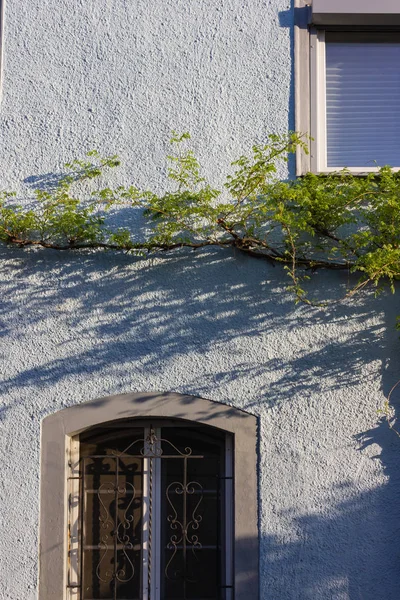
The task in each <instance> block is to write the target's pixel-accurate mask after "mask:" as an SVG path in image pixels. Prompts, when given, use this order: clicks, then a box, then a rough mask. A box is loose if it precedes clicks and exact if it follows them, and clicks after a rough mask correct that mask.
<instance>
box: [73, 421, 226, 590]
mask: <svg viewBox="0 0 400 600" xmlns="http://www.w3.org/2000/svg"><path fill="white" fill-rule="evenodd" d="M225 454H226V450H225V434H220V433H219V432H218V431H216V430H214V429H211V428H207V427H204V426H199V427H190V426H188V427H186V426H185V425H182V424H179V426H173V424H172V425H171V423H170V422H169V424H168V425H166V426H163V425H162V422H161V423H160V421H158V422H157V424H156V425H155V424H153V423H149V422H148V423H146V424H145V425H144V426H143V427H135V426H133V425H132V423H123V424H121V425H120V426H119V428H115V425H114V426H113V427H110V428H107V427H105V428H104V427H103V428H102V429H100V428H98V429H95V430H90V431H89V432H87V433H85V434H82V435H81V436H80V465H81V466H80V516H79V518H80V527H79V536H80V545H79V554H80V556H79V557H78V559H77V563H78V564H79V566H78V572H79V583H78V584H77V585H76V593H77V595H76V596H75V597H76V598H77V599H78V598H79V600H225V599H226V598H230V597H231V592H229V595H227V590H232V586H231V582H230V581H227V572H226V571H227V559H226V557H227V554H226V543H227V531H226V529H227V527H228V528H229V527H230V526H231V525H229V523H228V525H227V523H226V512H225V511H226V506H227V501H229V502H231V501H232V499H231V498H230V499H229V500H228V499H227V498H226V492H225V480H226V477H225V475H226V474H225V464H226V458H225Z"/></svg>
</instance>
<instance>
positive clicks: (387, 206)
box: [0, 133, 400, 303]
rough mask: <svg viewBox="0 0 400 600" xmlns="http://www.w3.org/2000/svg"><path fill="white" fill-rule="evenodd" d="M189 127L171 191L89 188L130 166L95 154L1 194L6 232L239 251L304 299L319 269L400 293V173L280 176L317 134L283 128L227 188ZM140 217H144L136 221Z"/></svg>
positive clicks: (142, 252) (51, 242)
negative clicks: (120, 222) (284, 278)
mask: <svg viewBox="0 0 400 600" xmlns="http://www.w3.org/2000/svg"><path fill="white" fill-rule="evenodd" d="M189 138H190V136H189V134H187V133H184V134H183V135H177V134H174V135H173V138H172V140H171V142H172V145H173V148H174V151H173V153H172V154H171V155H170V156H169V157H168V163H169V169H168V177H169V181H170V183H171V189H170V190H168V191H165V192H164V193H162V194H156V193H155V192H153V191H151V190H141V189H139V188H137V187H136V186H134V185H132V186H128V187H126V186H120V187H117V188H116V189H111V188H108V187H106V188H102V187H99V188H98V189H96V190H95V191H93V192H91V193H88V192H87V189H88V188H87V186H86V185H84V186H81V187H80V186H79V184H82V182H84V181H85V180H88V179H92V180H98V179H99V177H100V176H101V175H102V174H103V172H104V171H105V170H106V169H108V168H115V167H117V166H118V165H119V160H118V158H117V157H116V156H111V157H105V158H104V157H102V156H100V155H99V154H98V153H97V152H96V151H92V152H89V153H88V155H87V156H86V158H85V160H75V161H73V162H71V163H69V164H68V165H66V167H67V168H68V170H69V171H68V173H69V174H68V175H66V176H64V177H62V178H61V179H60V181H59V183H58V184H57V185H56V187H55V188H53V189H51V190H50V189H46V188H44V189H37V190H35V192H34V196H35V197H34V203H26V202H24V203H22V204H17V203H16V198H15V195H14V194H13V193H10V192H2V193H1V194H0V240H1V241H2V242H3V243H5V244H8V245H14V246H19V247H28V246H41V247H43V248H53V249H56V250H75V251H76V250H83V249H102V250H115V251H125V252H128V253H131V254H135V255H138V256H148V255H149V254H151V253H154V252H160V251H163V252H165V251H173V250H176V249H177V248H182V247H188V248H192V249H198V248H202V247H206V246H219V247H221V248H234V249H237V250H239V251H241V252H244V253H246V254H248V255H251V256H254V257H258V258H261V259H264V260H267V261H269V262H271V263H274V264H280V265H282V266H283V267H284V269H285V270H286V271H287V274H288V276H289V281H290V284H289V286H288V288H289V289H290V291H291V292H292V293H293V294H294V295H295V297H296V299H297V300H298V301H303V302H308V303H310V302H312V300H311V299H309V298H308V296H307V294H306V292H305V290H304V281H305V280H306V279H307V278H308V277H309V273H310V271H317V270H319V269H334V270H346V271H351V272H354V273H358V274H359V280H358V282H357V284H356V285H355V286H354V287H353V288H352V289H350V290H349V291H348V292H347V296H351V295H353V294H355V293H356V292H357V291H359V290H361V289H363V288H365V287H366V286H367V285H371V284H372V285H374V286H375V287H376V289H377V290H378V291H379V290H380V289H381V288H382V287H383V286H384V285H389V286H390V287H391V288H392V290H394V281H395V280H396V279H398V278H399V276H400V173H399V172H394V171H393V170H391V169H390V168H389V167H382V168H381V169H379V172H378V173H371V174H369V175H367V176H366V177H363V178H361V177H356V176H353V175H352V174H351V173H350V172H349V171H346V170H342V171H340V172H338V173H334V174H331V175H327V176H321V175H315V174H312V173H308V174H307V175H305V176H304V177H302V178H298V179H296V180H292V181H281V180H279V178H278V177H277V173H278V170H279V169H278V167H279V163H280V162H281V161H287V160H288V155H289V154H290V153H293V152H295V151H296V149H297V148H298V147H301V148H302V149H303V150H304V151H307V140H306V139H305V138H304V137H303V136H301V135H299V134H296V133H289V134H287V135H284V136H277V135H271V136H269V139H268V143H267V144H262V145H256V146H254V147H253V148H252V152H251V154H250V156H241V157H240V158H239V159H238V160H237V161H235V162H234V163H233V165H232V166H233V169H232V174H230V175H228V176H227V178H226V181H225V184H224V192H225V193H222V192H223V190H222V189H216V188H214V187H212V186H211V185H210V184H209V183H208V182H207V181H206V180H205V179H204V178H203V177H202V175H201V169H200V165H199V163H198V161H197V159H196V157H195V155H194V153H193V151H192V150H191V149H190V146H189ZM117 206H125V207H130V208H132V209H141V210H142V211H143V214H144V216H145V218H146V219H147V221H148V225H149V227H148V228H147V233H146V234H145V235H143V233H142V231H143V228H140V230H138V231H135V229H134V227H133V226H132V228H129V227H127V228H112V227H111V226H110V225H109V224H108V220H107V211H108V210H109V209H110V208H111V207H117ZM132 222H135V220H134V219H133V221H132Z"/></svg>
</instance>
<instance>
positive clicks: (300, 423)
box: [0, 0, 400, 600]
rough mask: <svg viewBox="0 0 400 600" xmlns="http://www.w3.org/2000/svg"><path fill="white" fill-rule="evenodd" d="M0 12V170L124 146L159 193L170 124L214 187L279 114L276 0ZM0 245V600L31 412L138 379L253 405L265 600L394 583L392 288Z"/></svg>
mask: <svg viewBox="0 0 400 600" xmlns="http://www.w3.org/2000/svg"><path fill="white" fill-rule="evenodd" d="M6 8H7V10H6V27H5V64H4V87H3V100H2V106H1V111H0V138H1V140H0V142H1V143H0V165H1V169H0V173H1V175H0V179H1V187H7V188H10V187H11V188H15V186H16V183H17V182H18V181H20V180H27V181H26V185H27V186H28V187H29V185H32V182H33V180H32V177H33V176H38V175H46V174H52V173H54V172H57V171H58V170H59V169H60V168H61V165H62V164H63V162H65V161H66V160H69V159H71V157H74V156H78V155H81V154H82V151H85V150H87V149H89V148H92V147H93V146H96V147H97V148H99V149H100V150H102V151H105V152H115V151H116V152H118V153H119V154H120V155H121V157H122V158H123V161H124V167H123V168H122V170H121V171H120V174H119V175H118V178H117V176H116V175H113V176H112V177H113V178H114V181H116V180H117V179H118V181H122V182H128V181H132V180H136V181H137V182H138V184H139V185H147V184H150V185H152V186H155V187H158V188H159V189H162V187H163V185H164V183H165V162H164V154H165V151H166V140H167V139H168V137H169V131H170V129H171V128H173V127H174V128H176V129H179V130H182V129H189V130H190V131H191V132H192V133H193V135H194V139H195V146H196V150H197V151H198V154H199V156H200V158H201V160H202V162H203V164H204V166H205V172H206V174H207V175H208V176H209V177H210V179H211V181H212V182H213V183H219V182H220V181H221V173H223V172H225V170H226V167H227V165H228V164H229V162H230V161H231V160H232V159H234V158H235V157H236V156H237V155H238V154H240V153H241V152H242V151H243V150H246V149H248V148H249V147H250V145H251V143H252V142H254V141H255V140H261V139H263V138H264V137H265V135H266V133H267V132H268V131H286V130H287V128H288V127H289V126H292V125H293V110H292V108H293V102H292V83H291V80H292V60H291V56H292V48H291V43H292V42H291V39H292V30H291V23H292V9H291V6H290V4H289V3H288V2H286V1H284V0H273V1H267V0H252V1H250V0H224V1H222V0H192V1H191V2H187V1H185V2H183V1H181V0H173V1H172V0H163V1H162V2H161V1H160V0H146V1H145V0H135V2H128V1H124V0H119V1H117V0H96V1H95V2H94V1H90V2H88V1H87V0H86V1H85V2H84V1H78V0H69V1H68V2H67V1H65V0H58V1H57V2H56V1H55V0H41V2H37V1H35V0H29V1H28V0H7V7H6ZM282 175H283V176H285V175H286V174H285V173H282ZM112 182H113V181H112V180H111V183H112ZM22 192H23V188H20V193H21V194H22ZM0 254H1V256H0V294H1V296H0V298H1V300H0V357H1V362H0V381H1V387H0V417H1V422H0V456H1V457H2V461H1V462H2V475H1V477H0V506H1V510H0V530H1V535H0V572H1V586H0V599H1V600H6V599H7V600H10V599H12V600H34V599H35V598H36V576H37V522H38V510H39V495H38V489H39V470H38V465H39V429H40V420H41V419H42V418H43V417H44V416H45V415H47V414H49V413H51V412H54V411H56V410H59V409H60V408H62V407H64V406H70V405H72V404H75V403H78V402H82V401H85V400H91V399H94V398H97V397H100V396H105V395H111V394H114V393H122V392H133V391H150V390H160V391H171V390H172V391H178V392H184V393H191V394H194V395H201V396H204V397H207V398H210V399H214V400H218V401H221V402H226V403H229V404H232V405H235V406H237V407H240V408H244V409H246V410H248V411H250V412H252V413H254V414H256V415H257V416H259V419H260V439H259V444H260V539H261V575H262V577H261V592H262V593H261V599H262V600H316V599H318V600H320V599H321V600H331V599H334V600H398V598H399V597H400V575H399V573H400V570H399V566H400V565H399V550H398V548H399V535H398V529H399V497H400V481H399V471H398V464H399V462H398V461H399V449H400V442H399V440H398V439H397V438H396V436H395V435H394V434H393V433H392V432H391V431H390V430H389V429H388V427H387V426H386V425H385V424H384V423H382V422H380V420H379V415H378V413H377V410H378V409H379V408H380V407H382V405H383V402H384V399H385V395H387V392H388V390H389V389H390V387H391V386H392V385H393V383H394V382H395V381H396V380H397V378H398V377H399V373H400V369H399V364H398V362H399V344H400V342H399V340H398V334H397V333H396V332H395V330H394V320H395V315H396V314H397V313H400V309H399V306H398V301H397V300H396V297H392V296H389V295H384V296H382V297H381V298H379V299H374V298H373V297H372V296H368V295H366V296H363V297H361V298H359V299H357V300H355V301H352V302H351V303H347V304H346V305H343V304H336V305H333V306H332V307H331V308H329V309H327V310H322V309H317V308H308V307H304V306H300V307H299V306H297V307H296V306H295V305H294V304H293V302H292V300H291V299H290V298H289V297H288V296H287V295H286V294H285V292H284V287H285V275H284V274H283V272H282V271H281V270H280V269H279V268H271V267H270V266H269V265H268V264H264V263H263V262H262V261H254V260H251V259H249V258H247V257H243V256H240V255H235V256H234V255H232V254H230V253H229V252H224V251H218V250H209V251H203V252H198V253H186V252H180V253H176V254H175V255H171V256H163V257H156V258H154V259H153V260H151V261H148V262H146V261H139V260H136V259H132V258H130V257H126V256H115V255H112V254H89V255H72V254H57V253H53V252H45V251H44V252H41V251H39V252H35V251H31V252H29V251H28V252H24V251H22V250H18V249H4V248H2V249H0ZM318 279H319V281H321V282H322V286H321V285H320V286H314V283H313V282H311V286H312V287H315V294H318V293H320V292H321V289H322V290H323V292H324V293H326V294H328V295H329V294H332V295H333V296H335V295H339V294H340V293H341V292H342V291H343V290H344V287H345V285H346V284H347V283H348V278H347V276H343V275H337V274H334V275H333V274H321V275H320V276H318ZM55 600H58V599H55Z"/></svg>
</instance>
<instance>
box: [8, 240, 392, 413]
mask: <svg viewBox="0 0 400 600" xmlns="http://www.w3.org/2000/svg"><path fill="white" fill-rule="evenodd" d="M5 259H9V260H7V261H6V260H5ZM0 260H2V261H3V263H2V269H1V272H0V287H1V289H2V302H1V306H0V341H1V338H4V339H5V340H9V342H8V344H9V345H8V347H9V348H11V347H12V348H15V347H18V346H19V347H20V348H21V350H27V347H26V344H31V345H32V347H31V348H29V347H28V352H34V351H36V352H37V361H33V362H35V365H34V366H33V367H32V368H26V369H24V368H23V365H24V362H22V363H21V368H20V369H19V371H18V372H17V373H16V374H14V375H12V376H7V375H6V376H5V377H4V380H3V383H2V389H3V391H4V392H7V391H10V390H11V389H14V388H21V387H22V388H23V387H28V386H35V385H38V384H39V385H46V386H47V385H49V386H50V385H54V384H56V383H57V382H59V381H60V380H62V379H64V378H70V377H71V376H72V377H73V376H79V375H83V376H85V377H95V376H96V374H100V373H102V372H103V371H109V370H110V369H112V368H114V369H116V373H117V374H118V369H121V373H123V374H124V375H125V374H126V367H127V365H129V366H130V368H131V369H134V368H135V367H136V366H140V368H141V369H142V370H143V369H144V370H146V371H148V372H154V371H156V370H157V369H158V370H161V369H162V368H163V367H164V365H165V364H167V363H168V362H169V361H171V360H173V359H174V358H180V357H182V359H183V358H185V360H186V359H188V357H190V356H194V355H200V356H202V357H204V355H205V353H206V352H207V351H210V352H213V355H212V356H211V358H213V356H214V355H215V356H216V357H217V358H218V359H221V360H219V361H218V363H215V364H211V365H209V368H208V369H203V374H202V378H200V379H199V378H196V379H195V380H194V381H193V393H194V395H196V394H197V395H205V393H206V392H207V391H208V390H209V388H210V385H211V384H212V385H213V386H215V385H219V384H224V385H227V384H229V382H234V381H236V380H238V379H239V378H242V379H243V380H244V381H245V380H246V379H248V378H251V381H253V382H254V384H255V385H256V390H255V396H256V398H257V400H256V401H255V402H254V406H256V405H257V404H258V403H259V402H260V399H261V401H262V402H263V403H264V404H267V405H275V404H277V403H282V402H285V401H287V400H290V399H292V398H293V396H294V395H295V394H296V393H299V394H303V395H304V394H310V393H318V391H319V390H322V391H324V392H326V391H327V390H340V389H344V388H348V387H349V386H353V385H357V384H359V382H360V378H361V377H363V378H364V380H368V377H370V379H371V381H372V380H373V379H374V378H376V368H375V367H374V368H372V365H373V364H376V362H377V361H379V362H380V363H381V364H382V388H383V390H384V392H385V393H387V392H388V390H389V389H390V387H391V386H392V385H393V383H394V381H396V380H397V378H398V374H399V373H400V370H399V365H398V361H395V360H394V358H393V357H397V356H398V354H399V352H398V344H399V341H398V334H397V333H396V332H395V330H394V323H395V315H396V310H397V307H396V305H395V304H394V303H393V302H391V301H390V299H389V301H383V299H382V297H380V299H379V300H374V299H371V297H368V296H364V297H360V298H358V299H356V300H352V301H350V302H347V303H345V304H340V303H339V304H336V305H332V306H331V307H328V308H326V309H317V308H308V307H305V306H300V307H299V306H298V307H296V306H295V305H294V303H293V300H292V298H291V297H290V296H289V295H288V294H287V293H286V292H285V289H284V287H285V285H286V281H285V275H284V273H283V271H282V270H281V269H280V268H272V267H271V266H270V265H268V264H266V263H264V262H263V261H260V260H254V259H251V258H248V257H246V256H242V255H240V254H238V255H236V256H234V255H232V254H231V253H230V252H224V251H221V250H208V251H201V252H197V253H196V254H195V255H193V254H191V253H185V252H182V253H177V254H175V255H171V256H168V257H164V258H163V259H161V260H160V259H157V260H156V261H155V262H154V264H153V263H152V261H151V260H150V261H147V262H146V261H138V260H136V259H134V258H132V257H129V256H123V255H113V254H111V253H110V254H107V253H98V254H86V255H85V254H80V255H79V254H75V255H73V254H68V255H66V254H61V253H57V252H51V251H47V252H46V251H44V252H42V251H39V252H24V251H22V250H18V249H6V248H4V247H1V248H0ZM315 277H317V278H318V282H319V283H318V289H322V291H323V294H324V296H325V297H335V296H341V295H342V294H343V291H344V285H343V284H344V283H348V282H344V281H343V279H344V278H342V279H341V278H340V275H337V274H327V273H319V274H317V275H316V276H315ZM349 277H350V276H349ZM311 285H313V283H311ZM312 296H313V297H314V298H316V299H317V300H318V299H319V298H318V297H316V292H315V291H314V293H313V294H312ZM383 305H385V307H386V308H387V311H386V313H384V314H383V317H381V315H382V312H380V315H379V318H376V319H374V318H373V316H374V313H376V312H377V309H380V311H382V306H383ZM63 328H64V329H63ZM310 331H311V333H310ZM29 335H30V336H31V338H29ZM42 340H47V341H48V340H51V341H54V344H53V346H52V352H51V353H48V352H41V346H40V344H41V341H42ZM35 344H36V345H35ZM5 358H7V357H5ZM25 362H26V361H25ZM225 365H226V368H224V366H225ZM369 365H371V369H370V372H369V368H368V367H369ZM190 388H191V385H190V384H189V385H188V387H187V391H189V392H190V393H192V390H191V389H190ZM125 391H127V390H125ZM251 406H253V403H252V402H251V399H250V400H247V401H244V402H243V408H249V407H251ZM4 409H6V407H5V408H3V410H4Z"/></svg>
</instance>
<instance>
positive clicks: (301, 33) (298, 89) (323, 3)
mask: <svg viewBox="0 0 400 600" xmlns="http://www.w3.org/2000/svg"><path fill="white" fill-rule="evenodd" d="M352 3H354V2H353V0H344V3H343V5H342V4H340V5H338V4H337V0H335V1H334V3H333V2H332V0H317V1H314V3H313V4H314V5H315V8H316V9H317V10H318V11H321V12H318V13H316V14H315V13H314V12H313V6H312V5H311V4H310V1H309V0H295V24H294V48H295V52H294V55H295V66H294V79H295V128H296V131H298V132H300V133H307V134H308V135H310V136H311V141H310V144H309V146H310V154H309V155H306V154H305V153H304V151H303V150H301V149H298V150H297V152H296V175H297V176H301V175H304V174H305V173H307V172H309V171H311V172H312V173H318V174H327V175H328V174H330V173H337V172H339V171H340V170H342V169H343V168H346V170H348V171H349V172H350V173H352V174H353V175H360V176H363V175H367V174H369V173H376V172H378V170H379V167H367V166H366V167H347V166H346V165H343V167H341V166H337V167H328V166H327V144H326V141H327V139H326V136H327V134H326V64H325V32H326V31H336V32H340V33H343V35H344V36H346V34H347V35H349V34H351V33H353V32H354V33H356V32H360V31H364V32H365V33H368V32H370V33H377V32H379V33H387V34H388V35H393V34H397V33H398V35H399V41H400V26H399V23H400V8H397V10H395V8H394V5H393V3H391V2H390V0H387V1H386V5H385V7H384V11H383V12H382V14H380V13H379V14H375V13H372V10H371V7H366V8H365V11H364V12H360V8H359V6H358V9H357V10H355V9H354V10H353V8H352ZM345 5H346V6H345ZM331 6H334V9H333V12H332V11H331V12H329V11H330V7H331ZM371 6H372V5H371ZM391 7H393V13H390V10H391ZM340 9H342V10H343V12H342V13H341V12H340ZM351 11H353V12H351ZM391 17H393V19H392V21H393V24H392V25H391V26H390V27H389V26H388V23H390V18H391ZM399 170H400V165H399V166H397V167H393V171H399Z"/></svg>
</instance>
